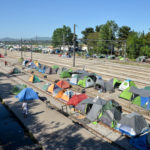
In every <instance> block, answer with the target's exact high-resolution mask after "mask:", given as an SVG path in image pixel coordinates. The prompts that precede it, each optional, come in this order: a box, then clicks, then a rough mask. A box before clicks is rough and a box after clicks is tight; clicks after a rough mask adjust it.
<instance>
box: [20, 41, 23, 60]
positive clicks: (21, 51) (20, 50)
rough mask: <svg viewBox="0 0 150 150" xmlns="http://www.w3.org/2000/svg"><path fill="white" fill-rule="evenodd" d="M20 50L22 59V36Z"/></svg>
mask: <svg viewBox="0 0 150 150" xmlns="http://www.w3.org/2000/svg"><path fill="white" fill-rule="evenodd" d="M20 51H21V59H23V56H22V38H21V41H20Z"/></svg>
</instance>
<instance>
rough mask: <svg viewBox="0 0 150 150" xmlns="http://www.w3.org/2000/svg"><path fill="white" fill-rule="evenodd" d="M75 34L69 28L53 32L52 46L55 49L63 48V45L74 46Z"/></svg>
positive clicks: (64, 27) (65, 27)
mask: <svg viewBox="0 0 150 150" xmlns="http://www.w3.org/2000/svg"><path fill="white" fill-rule="evenodd" d="M72 39H73V33H71V29H70V27H68V26H65V25H64V26H63V28H57V29H55V30H54V32H53V36H52V45H53V46H54V47H57V46H58V47H61V46H62V45H63V44H65V45H72V44H73V40H72Z"/></svg>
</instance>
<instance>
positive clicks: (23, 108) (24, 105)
mask: <svg viewBox="0 0 150 150" xmlns="http://www.w3.org/2000/svg"><path fill="white" fill-rule="evenodd" d="M22 111H23V115H24V118H27V114H28V106H27V102H26V101H24V102H23V104H22Z"/></svg>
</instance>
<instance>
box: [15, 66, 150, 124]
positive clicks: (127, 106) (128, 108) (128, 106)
mask: <svg viewBox="0 0 150 150" xmlns="http://www.w3.org/2000/svg"><path fill="white" fill-rule="evenodd" d="M17 67H19V68H20V69H21V67H20V66H19V65H17ZM33 71H34V73H35V74H36V75H38V76H39V77H41V78H43V74H41V73H39V72H38V71H35V70H33ZM28 73H29V72H28ZM30 75H31V74H30ZM57 79H58V77H56V76H55V77H53V78H52V76H51V75H50V76H49V77H48V78H47V79H44V80H45V81H46V82H51V83H52V82H54V81H55V80H57ZM59 79H60V78H59ZM82 89H83V88H81V87H79V86H73V91H75V92H81V90H82ZM87 90H88V89H87ZM86 93H87V95H88V96H89V97H96V96H97V95H98V96H100V97H101V98H104V99H106V100H108V99H111V98H112V96H111V95H112V94H111V95H110V97H109V98H108V99H107V98H105V96H104V95H106V94H108V93H103V94H101V93H100V94H99V93H98V92H97V91H96V90H95V89H90V91H89V90H88V91H87V92H86ZM114 99H115V100H116V101H117V102H118V103H119V104H120V105H121V106H122V107H123V111H124V112H126V113H131V112H133V111H135V112H138V113H140V114H142V115H143V116H144V117H145V119H146V120H147V121H148V122H150V111H148V110H145V109H143V108H141V107H139V106H137V105H135V104H132V103H131V102H130V101H127V100H124V99H121V98H118V96H117V97H116V98H114Z"/></svg>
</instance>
